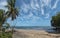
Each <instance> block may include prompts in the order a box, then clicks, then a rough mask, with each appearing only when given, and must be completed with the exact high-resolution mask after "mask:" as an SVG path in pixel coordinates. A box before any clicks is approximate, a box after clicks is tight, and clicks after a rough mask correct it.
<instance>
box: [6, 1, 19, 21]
mask: <svg viewBox="0 0 60 38" xmlns="http://www.w3.org/2000/svg"><path fill="white" fill-rule="evenodd" d="M7 3H8V5H7V6H6V7H7V8H8V11H7V12H6V15H7V16H8V17H11V18H12V20H14V19H16V17H17V16H18V9H17V8H16V6H15V3H16V0H7Z"/></svg>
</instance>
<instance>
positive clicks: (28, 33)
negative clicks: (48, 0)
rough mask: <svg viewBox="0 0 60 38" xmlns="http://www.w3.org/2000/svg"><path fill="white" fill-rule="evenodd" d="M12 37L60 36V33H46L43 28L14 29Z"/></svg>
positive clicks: (53, 37) (59, 37) (50, 37)
mask: <svg viewBox="0 0 60 38" xmlns="http://www.w3.org/2000/svg"><path fill="white" fill-rule="evenodd" d="M15 31H16V32H14V34H13V38H60V34H53V33H48V32H46V31H45V30H24V29H15Z"/></svg>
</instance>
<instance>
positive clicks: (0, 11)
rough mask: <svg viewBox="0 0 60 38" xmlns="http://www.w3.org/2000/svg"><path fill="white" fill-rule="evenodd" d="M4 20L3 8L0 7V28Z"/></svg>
mask: <svg viewBox="0 0 60 38" xmlns="http://www.w3.org/2000/svg"><path fill="white" fill-rule="evenodd" d="M5 21H6V17H5V15H4V10H2V9H0V30H1V27H2V25H3V24H4V22H5Z"/></svg>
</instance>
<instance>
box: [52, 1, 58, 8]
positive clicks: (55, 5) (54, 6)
mask: <svg viewBox="0 0 60 38" xmlns="http://www.w3.org/2000/svg"><path fill="white" fill-rule="evenodd" d="M58 2H59V0H56V2H55V4H54V5H53V7H52V9H55V8H56V7H57V4H58Z"/></svg>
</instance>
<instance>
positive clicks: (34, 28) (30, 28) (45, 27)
mask: <svg viewBox="0 0 60 38" xmlns="http://www.w3.org/2000/svg"><path fill="white" fill-rule="evenodd" d="M14 28H15V29H25V30H32V29H33V30H45V31H49V32H53V31H55V30H53V27H51V26H15V27H14Z"/></svg>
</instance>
